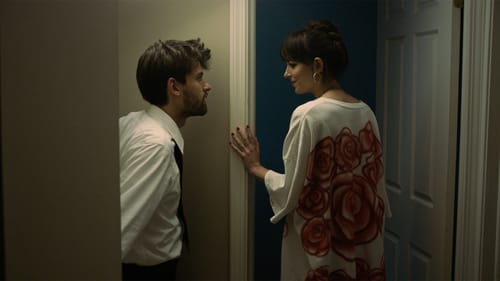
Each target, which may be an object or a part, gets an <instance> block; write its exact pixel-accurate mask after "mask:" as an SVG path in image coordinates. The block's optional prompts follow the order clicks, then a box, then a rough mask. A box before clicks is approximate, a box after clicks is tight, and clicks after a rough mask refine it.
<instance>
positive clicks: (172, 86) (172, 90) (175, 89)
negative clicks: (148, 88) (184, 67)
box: [167, 77, 181, 96]
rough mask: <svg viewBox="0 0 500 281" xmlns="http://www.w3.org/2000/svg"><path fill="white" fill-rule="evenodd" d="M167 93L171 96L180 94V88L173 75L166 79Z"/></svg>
mask: <svg viewBox="0 0 500 281" xmlns="http://www.w3.org/2000/svg"><path fill="white" fill-rule="evenodd" d="M167 94H168V95H173V96H180V95H181V88H180V87H179V82H177V80H175V78H174V77H169V78H168V79H167Z"/></svg>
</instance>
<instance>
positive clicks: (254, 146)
mask: <svg viewBox="0 0 500 281" xmlns="http://www.w3.org/2000/svg"><path fill="white" fill-rule="evenodd" d="M245 131H246V132H243V130H242V129H240V128H239V127H236V132H231V138H232V140H231V141H230V142H229V145H230V146H231V148H232V149H233V150H234V151H235V152H236V153H237V154H238V156H240V158H241V160H243V164H244V165H245V168H246V169H247V171H248V172H250V173H251V174H252V175H254V176H256V177H257V178H259V179H261V180H263V179H264V176H265V175H266V172H267V169H266V168H264V167H263V166H262V165H261V164H260V150H259V140H258V139H257V138H256V137H255V136H254V134H253V132H252V130H251V129H250V126H246V130H245Z"/></svg>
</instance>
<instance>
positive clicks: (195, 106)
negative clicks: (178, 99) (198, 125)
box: [184, 93, 208, 117]
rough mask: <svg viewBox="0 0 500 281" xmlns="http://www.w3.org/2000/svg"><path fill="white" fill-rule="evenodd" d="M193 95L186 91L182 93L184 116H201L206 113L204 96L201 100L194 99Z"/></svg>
mask: <svg viewBox="0 0 500 281" xmlns="http://www.w3.org/2000/svg"><path fill="white" fill-rule="evenodd" d="M192 96H193V95H191V94H190V93H187V95H184V116H186V117H190V116H203V115H205V114H206V113H207V111H208V108H207V103H206V101H205V99H206V97H205V96H204V97H203V98H202V99H201V100H195V99H193V98H192Z"/></svg>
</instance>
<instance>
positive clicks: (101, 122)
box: [0, 0, 120, 280]
mask: <svg viewBox="0 0 500 281" xmlns="http://www.w3.org/2000/svg"><path fill="white" fill-rule="evenodd" d="M1 5H2V14H1V17H0V21H1V24H2V33H1V41H0V44H1V46H0V47H1V48H0V50H1V55H0V57H1V60H0V61H1V69H0V75H1V81H2V83H1V92H0V94H1V99H2V102H1V120H2V124H1V129H2V169H3V195H4V202H3V208H4V216H5V228H4V230H5V247H6V248H5V257H6V261H5V262H6V275H7V279H8V280H84V279H86V280H116V279H118V278H119V276H120V239H119V235H120V224H119V204H120V202H119V169H118V138H117V134H118V128H117V121H116V119H117V116H118V73H117V63H118V56H117V53H116V50H117V5H116V2H115V1H114V0H113V1H112V0H102V1H88V0H75V1H51V0H23V1H10V0H6V1H2V2H1Z"/></svg>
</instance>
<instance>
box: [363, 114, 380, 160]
mask: <svg viewBox="0 0 500 281" xmlns="http://www.w3.org/2000/svg"><path fill="white" fill-rule="evenodd" d="M359 142H360V144H361V152H362V153H370V154H371V156H372V158H378V157H379V156H381V155H382V145H381V144H380V141H379V140H378V139H377V136H375V133H374V132H373V127H372V123H371V122H368V123H366V125H365V127H364V128H363V129H362V130H361V131H359Z"/></svg>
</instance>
